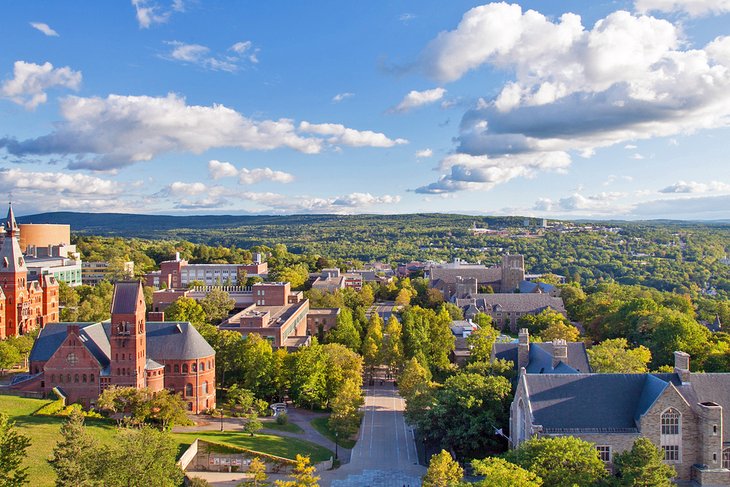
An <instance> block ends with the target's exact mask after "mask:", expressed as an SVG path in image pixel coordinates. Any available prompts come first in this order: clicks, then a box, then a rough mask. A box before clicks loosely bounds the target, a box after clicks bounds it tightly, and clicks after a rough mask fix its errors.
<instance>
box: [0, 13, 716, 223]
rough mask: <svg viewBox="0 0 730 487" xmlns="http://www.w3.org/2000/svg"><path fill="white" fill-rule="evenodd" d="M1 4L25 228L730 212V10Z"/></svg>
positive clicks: (10, 154)
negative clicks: (84, 216) (250, 216)
mask: <svg viewBox="0 0 730 487" xmlns="http://www.w3.org/2000/svg"><path fill="white" fill-rule="evenodd" d="M2 10H3V14H2V15H0V43H2V46H3V48H2V49H0V192H2V193H4V194H7V195H8V196H7V197H8V198H12V200H13V202H14V205H15V206H16V207H17V209H18V213H20V214H28V213H34V212H39V211H54V210H75V211H120V212H135V213H175V214H180V213H182V214H185V213H187V214H205V213H266V214H271V213H277V214H278V213H333V212H334V213H409V212H430V211H438V212H459V213H476V214H514V215H534V216H547V217H556V218H557V217H560V218H585V217H591V218H630V219H637V218H641V219H649V218H678V219H719V218H730V164H729V163H728V154H729V153H730V127H729V126H728V125H730V0H634V1H590V2H586V1H584V0H582V1H578V0H576V1H560V2H558V1H549V2H548V1H534V2H527V1H525V2H521V3H519V4H518V3H479V2H470V1H463V0H450V1H448V2H444V1H442V0H411V1H408V0H404V1H398V2H390V1H389V2H375V3H373V2H342V1H336V0H331V1H319V2H228V1H216V0H205V1H203V0H172V1H170V0H131V2H130V1H121V0H120V1H116V2H99V1H78V2H31V1H28V2H7V3H5V4H4V5H3V6H2Z"/></svg>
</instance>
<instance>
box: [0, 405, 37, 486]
mask: <svg viewBox="0 0 730 487" xmlns="http://www.w3.org/2000/svg"><path fill="white" fill-rule="evenodd" d="M29 446H30V438H28V437H27V436H25V435H23V434H21V433H19V432H18V430H17V429H16V428H15V423H13V422H11V421H10V420H9V419H8V415H7V414H5V413H0V487H21V486H23V485H26V484H28V467H21V464H22V463H23V460H24V459H25V456H26V450H27V449H28V447H29Z"/></svg>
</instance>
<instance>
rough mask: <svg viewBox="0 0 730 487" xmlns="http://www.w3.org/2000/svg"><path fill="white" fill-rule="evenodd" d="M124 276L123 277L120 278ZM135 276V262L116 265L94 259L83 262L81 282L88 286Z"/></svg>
mask: <svg viewBox="0 0 730 487" xmlns="http://www.w3.org/2000/svg"><path fill="white" fill-rule="evenodd" d="M120 277H123V279H120ZM132 277H134V262H132V261H131V260H130V261H127V262H120V264H119V266H114V265H111V266H110V264H109V262H106V261H92V262H82V263H81V282H82V283H83V284H85V285H87V286H96V285H97V284H99V283H100V282H101V281H109V282H113V281H115V280H118V279H120V280H124V279H131V278H132Z"/></svg>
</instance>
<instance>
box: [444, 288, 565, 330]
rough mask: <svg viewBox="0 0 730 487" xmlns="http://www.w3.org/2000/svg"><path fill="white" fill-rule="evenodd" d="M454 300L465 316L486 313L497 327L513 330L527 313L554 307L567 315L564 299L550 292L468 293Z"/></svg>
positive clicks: (533, 313) (472, 316) (470, 317)
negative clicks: (464, 296)
mask: <svg viewBox="0 0 730 487" xmlns="http://www.w3.org/2000/svg"><path fill="white" fill-rule="evenodd" d="M454 301H455V303H456V305H457V306H458V307H459V308H461V309H462V311H463V312H464V318H466V319H468V320H471V319H473V318H474V317H475V316H476V315H477V313H484V314H487V315H489V316H490V317H491V318H492V322H493V323H494V327H495V328H497V329H498V330H504V329H509V330H510V331H512V332H516V331H517V329H518V324H517V322H518V320H519V319H520V317H522V316H524V315H527V314H531V315H536V314H539V313H541V312H542V311H544V310H546V309H552V310H553V311H556V312H558V313H560V314H562V315H563V316H567V311H566V310H565V304H564V303H563V299H562V298H556V297H554V296H550V295H549V294H541V293H537V294H534V293H533V294H520V293H514V294H503V293H498V294H467V297H466V298H463V299H456V300H454Z"/></svg>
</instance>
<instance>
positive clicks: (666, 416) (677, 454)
mask: <svg viewBox="0 0 730 487" xmlns="http://www.w3.org/2000/svg"><path fill="white" fill-rule="evenodd" d="M660 443H661V448H662V452H663V453H664V461H666V462H670V463H679V462H681V461H682V459H681V449H680V446H681V443H682V414H681V413H680V412H679V411H677V410H676V409H674V408H669V409H667V410H666V411H664V412H663V413H662V417H661V435H660Z"/></svg>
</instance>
